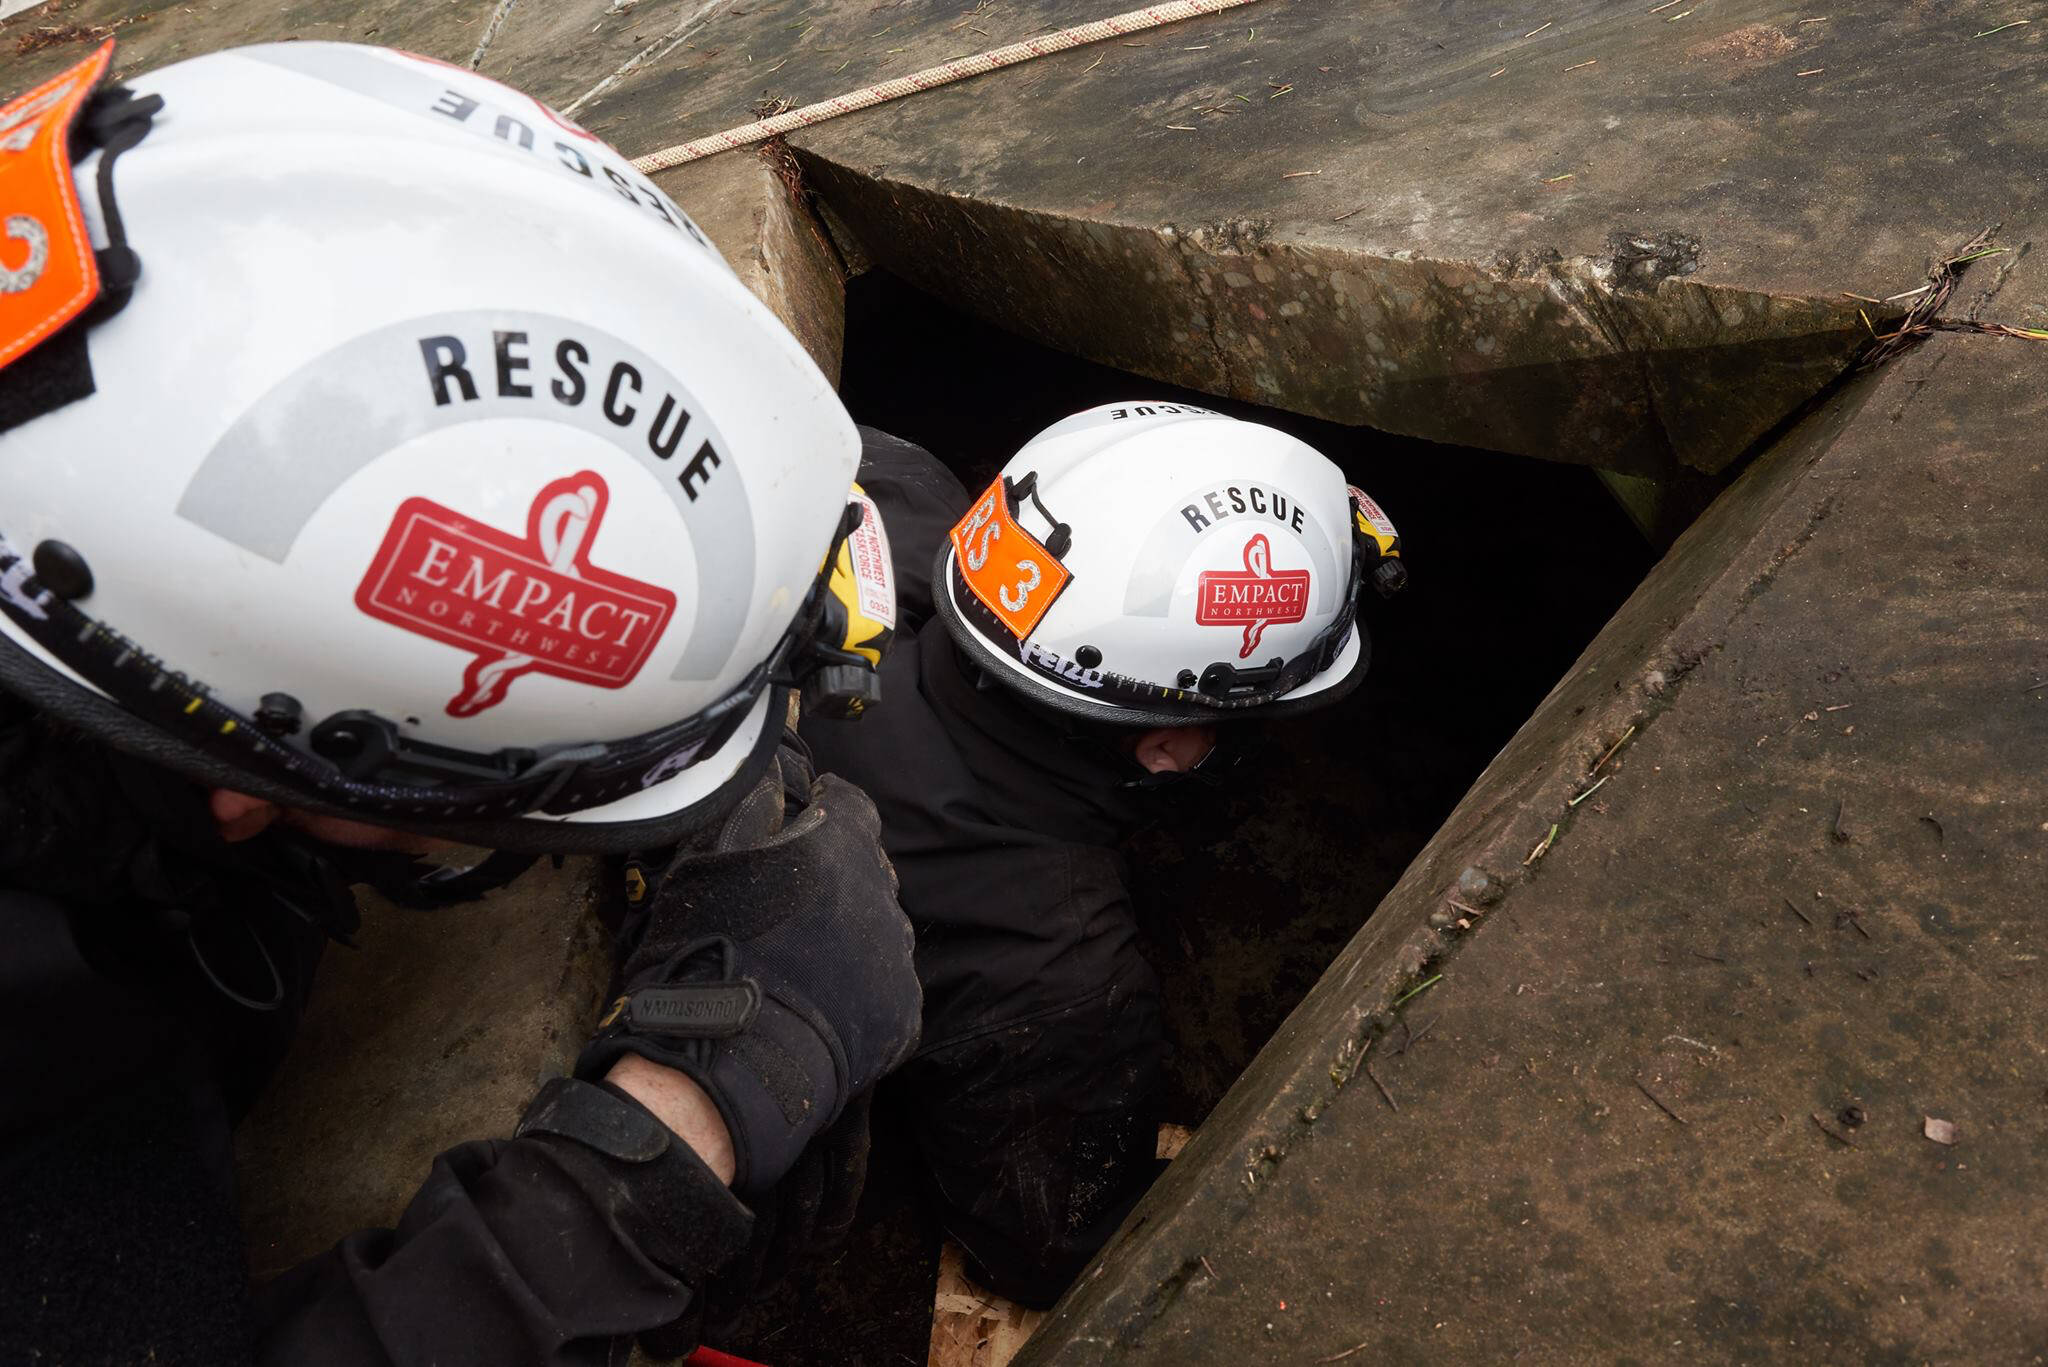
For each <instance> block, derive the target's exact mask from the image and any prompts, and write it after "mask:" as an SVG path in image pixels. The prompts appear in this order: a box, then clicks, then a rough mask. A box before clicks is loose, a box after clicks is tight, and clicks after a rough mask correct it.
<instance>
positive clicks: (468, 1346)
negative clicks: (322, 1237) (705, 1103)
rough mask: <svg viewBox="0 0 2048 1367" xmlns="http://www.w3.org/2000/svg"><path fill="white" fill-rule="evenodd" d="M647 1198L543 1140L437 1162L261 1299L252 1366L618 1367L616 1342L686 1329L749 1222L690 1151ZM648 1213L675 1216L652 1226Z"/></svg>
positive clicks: (573, 1149) (568, 1149) (615, 1172)
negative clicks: (399, 1212) (403, 1202)
mask: <svg viewBox="0 0 2048 1367" xmlns="http://www.w3.org/2000/svg"><path fill="white" fill-rule="evenodd" d="M676 1150H677V1152H678V1153H679V1154H680V1155H682V1156H683V1157H684V1164H685V1165H684V1166H683V1167H681V1168H679V1169H676V1170H674V1171H671V1172H670V1173H669V1174H668V1175H667V1178H666V1181H667V1186H668V1188H669V1189H668V1190H667V1191H665V1192H663V1193H662V1195H661V1199H659V1200H655V1201H650V1200H648V1199H647V1194H646V1193H645V1192H644V1191H642V1190H636V1187H637V1186H639V1185H642V1183H643V1176H644V1175H642V1174H637V1173H634V1172H632V1171H631V1170H630V1165H627V1164H623V1163H620V1162H618V1161H617V1160H614V1159H610V1158H606V1157H604V1156H602V1155H600V1154H597V1153H594V1152H592V1151H590V1150H588V1149H586V1148H584V1147H583V1146H581V1145H578V1144H575V1143H573V1142H570V1141H566V1140H561V1139H558V1138H555V1137H552V1136H535V1137H529V1138H525V1139H514V1140H506V1141H495V1142H484V1143H473V1144H464V1145H461V1146H459V1147H457V1148H453V1149H450V1150H449V1151H448V1152H446V1153H444V1154H442V1155H441V1156H440V1157H439V1158H437V1159H435V1160H434V1166H433V1170H432V1172H431V1173H430V1174H429V1175H428V1177H427V1180H426V1182H425V1184H424V1185H423V1186H421V1188H420V1191H419V1194H418V1195H417V1196H415V1197H414V1198H413V1201H412V1204H411V1205H410V1206H408V1207H407V1208H406V1211H405V1214H404V1216H403V1217H402V1218H401V1219H400V1220H399V1222H398V1227H397V1228H396V1229H392V1230H363V1231H359V1232H357V1233H355V1234H352V1235H350V1236H349V1237H348V1238H346V1239H344V1240H342V1241H341V1242H340V1243H339V1244H337V1245H335V1247H333V1248H332V1249H330V1250H328V1251H327V1252H326V1253H324V1254H321V1255H320V1256H319V1257H317V1258H314V1259H312V1260H311V1261H309V1262H306V1263H304V1264H302V1265H301V1266H299V1267H297V1268H295V1269H293V1270H292V1271H290V1272H288V1273H286V1274H284V1275H283V1276H282V1277H280V1278H278V1279H277V1280H276V1281H274V1282H273V1283H271V1284H270V1285H269V1286H268V1287H267V1288H265V1289H264V1290H263V1291H262V1292H261V1293H260V1294H259V1296H258V1302H257V1333H258V1340H259V1344H260V1351H259V1361H261V1362H264V1363H276V1364H280V1367H282V1365H283V1364H291V1365H292V1367H328V1365H330V1364H331V1365H332V1367H371V1365H372V1364H375V1365H376V1367H383V1364H387V1363H389V1364H392V1367H409V1364H413V1363H436V1364H448V1365H449V1367H453V1365H454V1364H468V1363H475V1364H478V1367H484V1365H485V1364H490V1365H492V1367H496V1365H498V1364H520V1365H521V1367H524V1365H525V1364H532V1365H533V1367H543V1365H545V1367H556V1365H557V1364H560V1365H561V1367H570V1364H579V1365H580V1364H586V1363H589V1364H605V1363H611V1362H614V1361H620V1360H622V1354H620V1355H617V1356H615V1351H616V1350H615V1347H614V1345H615V1344H616V1343H618V1342H620V1341H621V1340H623V1339H624V1338H626V1337H627V1336H631V1335H634V1334H639V1333H644V1332H648V1331H651V1330H655V1329H659V1328H664V1327H666V1326H669V1325H672V1324H675V1323H676V1322H677V1321H680V1320H687V1319H688V1318H689V1317H690V1315H691V1313H692V1311H693V1309H694V1300H695V1297H694V1294H693V1288H694V1287H696V1286H700V1285H702V1284H703V1283H704V1282H705V1281H707V1280H708V1279H709V1278H710V1277H711V1276H712V1275H713V1274H714V1273H715V1272H716V1271H717V1269H718V1268H719V1267H720V1266H722V1265H723V1264H724V1262H725V1261H726V1260H727V1259H728V1258H730V1257H731V1256H732V1255H733V1254H734V1253H736V1252H738V1251H739V1250H740V1249H742V1248H744V1247H745V1245H746V1243H747V1236H748V1232H749V1228H750V1226H751V1223H752V1217H751V1216H750V1215H749V1214H748V1213H747V1210H746V1208H745V1207H744V1206H742V1205H741V1204H740V1203H739V1201H738V1200H737V1199H736V1198H735V1197H733V1196H732V1194H731V1193H730V1192H728V1191H727V1190H726V1188H725V1185H724V1184H723V1183H722V1182H720V1181H719V1180H718V1178H717V1177H716V1176H715V1175H714V1174H713V1173H712V1172H711V1171H710V1169H708V1168H706V1167H704V1166H703V1165H702V1164H701V1163H698V1162H697V1161H696V1160H695V1158H694V1156H691V1155H688V1153H687V1150H683V1149H682V1147H681V1146H680V1145H677V1146H676ZM649 1207H653V1208H655V1209H661V1208H664V1207H666V1211H665V1212H664V1213H667V1214H670V1215H671V1216H673V1215H674V1214H677V1213H680V1214H681V1215H682V1216H683V1218H682V1219H680V1220H676V1221H674V1224H675V1225H676V1226H677V1227H673V1228H669V1229H666V1230H662V1229H657V1228H655V1227H654V1224H653V1221H652V1218H651V1217H650V1215H649V1214H648V1209H649Z"/></svg>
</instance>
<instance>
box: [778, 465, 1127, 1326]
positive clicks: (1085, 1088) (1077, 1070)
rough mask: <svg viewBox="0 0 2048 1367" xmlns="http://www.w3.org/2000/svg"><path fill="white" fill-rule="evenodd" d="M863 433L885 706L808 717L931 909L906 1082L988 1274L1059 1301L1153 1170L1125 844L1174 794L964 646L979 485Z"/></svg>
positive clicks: (937, 1176) (954, 1210)
mask: <svg viewBox="0 0 2048 1367" xmlns="http://www.w3.org/2000/svg"><path fill="white" fill-rule="evenodd" d="M861 435H862V438H863V441H864V450H863V453H862V463H861V474H860V479H861V483H862V486H863V488H864V489H866V491H867V492H868V493H869V494H870V495H871V496H872V497H873V498H874V499H875V501H876V504H877V506H878V507H879V509H880V511H881V514H882V520H883V523H884V525H885V527H886V528H887V530H888V533H889V542H890V559H891V561H892V562H893V564H894V567H895V569H896V573H897V598H898V612H899V620H898V623H897V637H896V642H895V644H894V646H893V647H892V649H891V651H890V653H889V654H888V655H887V656H886V657H885V658H884V660H883V662H882V672H881V688H882V696H881V701H880V702H879V704H878V705H877V706H875V707H873V708H870V709H869V710H868V713H867V715H866V716H864V717H862V718H861V719H860V720H859V721H858V722H835V721H825V720H818V721H808V720H807V721H806V722H805V723H804V725H803V728H802V729H803V735H804V739H805V740H806V741H807V742H808V743H809V744H810V746H811V749H812V753H813V754H814V755H815V756H816V758H817V761H818V766H819V768H821V769H826V770H831V771H833V772H835V773H838V774H840V775H841V776H842V777H844V778H847V779H849V780H851V781H852V782H854V783H856V784H858V785H860V786H861V787H862V788H864V789H866V790H867V792H868V795H869V796H870V797H872V798H873V799H874V801H875V806H876V808H877V809H878V810H879V811H880V812H881V816H882V841H883V845H884V847H885V848H886V849H887V850H888V853H889V857H890V859H891V860H892V861H893V862H894V863H895V865H896V872H897V876H898V878H899V879H900V881H901V885H902V886H901V891H900V900H901V902H902V904H903V909H904V911H905V912H906V913H908V914H909V916H910V919H911V922H912V924H913V925H915V927H916V929H917V969H918V978H919V980H920V981H921V983H922V984H923V987H924V998H925V1016H924V1035H923V1042H922V1044H921V1045H920V1046H919V1050H918V1053H917V1055H916V1057H915V1058H914V1059H913V1060H912V1061H911V1063H910V1064H909V1065H908V1066H907V1067H906V1068H904V1069H903V1071H902V1072H901V1073H900V1074H898V1075H897V1077H896V1078H895V1079H893V1080H892V1081H891V1083H890V1084H889V1085H888V1086H887V1087H885V1089H884V1093H883V1094H884V1096H885V1097H886V1096H888V1095H890V1092H891V1090H892V1089H893V1091H894V1094H895V1096H896V1099H897V1102H898V1104H900V1105H903V1106H905V1107H907V1108H908V1110H909V1111H910V1113H911V1114H910V1122H911V1126H912V1131H913V1133H914V1134H915V1136H916V1138H917V1142H918V1143H919V1145H920V1148H921V1151H922V1157H923V1159H924V1161H925V1168H926V1171H927V1172H929V1174H930V1175H931V1179H932V1181H933V1183H934V1185H935V1186H936V1188H937V1195H938V1198H939V1201H940V1204H941V1207H942V1210H943V1213H944V1216H945V1219H946V1224H947V1227H948V1229H949V1230H950V1231H951V1232H952V1233H953V1235H954V1236H955V1237H956V1238H958V1239H959V1240H960V1241H961V1242H962V1244H964V1245H965V1246H966V1248H967V1250H968V1252H969V1254H970V1255H971V1256H972V1257H973V1258H974V1259H975V1261H976V1263H977V1271H978V1273H979V1274H980V1276H981V1277H982V1279H983V1280H984V1281H985V1282H987V1283H989V1284H991V1285H992V1286H993V1288H994V1289H996V1290H998V1291H1001V1292H1002V1293H1004V1294H1005V1295H1008V1296H1010V1297H1012V1298H1013V1299H1016V1300H1020V1301H1023V1302H1025V1303H1027V1304H1045V1303H1049V1302H1050V1301H1051V1300H1052V1299H1053V1298H1054V1297H1056V1296H1057V1295H1058V1293H1059V1292H1060V1290H1062V1289H1063V1288H1064V1287H1065V1285H1066V1284H1067V1282H1068V1280H1070V1279H1071V1277H1072V1276H1073V1275H1074V1273H1075V1272H1076V1271H1078V1270H1079V1268H1080V1266H1081V1265H1082V1263H1084V1262H1085V1261H1086V1259H1087V1258H1088V1256H1089V1255H1090V1254H1092V1253H1093V1251H1094V1249H1095V1248H1096V1247H1097V1246H1099V1244H1100V1243H1101V1242H1102V1241H1103V1240H1104V1239H1106V1238H1107V1237H1108V1235H1109V1234H1110V1233H1111V1232H1113V1230H1114V1229H1115V1226H1116V1223H1117V1222H1118V1221H1119V1220H1120V1219H1121V1218H1122V1214H1123V1211H1124V1210H1125V1209H1126V1208H1127V1207H1128V1205H1129V1204H1130V1202H1131V1200H1133V1199H1135V1196H1136V1195H1137V1193H1138V1192H1139V1191H1141V1190H1142V1188H1143V1186H1144V1184H1145V1183H1146V1182H1147V1181H1149V1179H1150V1177H1151V1175H1152V1171H1153V1168H1152V1147H1153V1135H1154V1129H1155V1125H1156V1116H1155V1113H1154V1112H1155V1107H1156V1096H1157V1093H1158V1091H1159V1088H1160V1085H1161V1080H1162V1064H1163V1056H1164V1051H1165V1042H1164V1026H1163V1023H1162V1019H1161V1016H1160V1011H1159V1003H1158V989H1157V985H1156V982H1155V980H1154V977H1153V974H1152V970H1151V968H1150V967H1149V966H1148V965H1147V964H1146V963H1145V960H1144V958H1143V956H1142V955H1141V954H1140V952H1139V945H1138V930H1137V925H1136V923H1135V921H1134V920H1133V917H1132V912H1131V904H1130V897H1129V894H1128V892H1127V890H1126V886H1125V869H1124V863H1123V860H1122V858H1121V857H1120V855H1119V854H1118V853H1117V850H1116V846H1117V845H1118V844H1119V843H1120V842H1121V841H1122V840H1123V838H1124V837H1125V836H1126V835H1128V834H1129V833H1130V832H1131V831H1132V830H1133V829H1134V828H1135V827H1136V826H1137V825H1139V824H1140V823H1141V822H1143V821H1144V820H1145V819H1146V818H1147V816H1148V815H1149V812H1150V810H1151V806H1152V795H1151V794H1148V793H1146V792H1143V791H1139V790H1136V789H1134V788H1132V787H1130V786H1128V785H1129V783H1130V781H1131V780H1133V779H1136V778H1138V777H1139V772H1140V771H1139V770H1138V768H1137V767H1136V765H1135V764H1134V763H1133V762H1132V760H1131V759H1130V758H1129V757H1128V756H1127V755H1125V754H1124V753H1123V751H1122V749H1121V748H1120V747H1119V746H1118V744H1117V741H1118V736H1117V733H1116V732H1115V731H1113V730H1110V729H1108V728H1105V727H1101V726H1097V725H1092V724H1088V723H1082V722H1077V721H1074V720H1073V719H1071V718H1068V717H1065V716H1062V715H1061V714H1059V713H1056V712H1054V711H1052V710H1051V709H1048V708H1040V707H1034V706H1032V705H1031V704H1030V703H1028V702H1027V701H1025V700H1024V699H1023V698H1021V697H1019V696H1018V695H1017V694H1015V693H1013V692H1011V691H1010V690H1009V689H1007V688H1005V687H1003V686H1002V685H1000V684H997V683H994V682H992V681H984V680H983V679H982V677H981V675H980V672H979V671H978V670H977V669H975V668H974V667H973V666H972V665H971V664H970V663H969V662H968V661H967V660H966V658H965V657H963V656H962V654H961V653H960V652H959V650H957V649H956V648H955V646H954V644H953V641H952V639H951V638H950V637H949V636H948V635H947V634H946V630H945V627H944V625H943V624H942V623H941V622H939V621H938V620H936V619H935V618H934V617H933V608H932V586H931V582H930V577H931V567H932V562H933V559H934V557H935V555H936V554H937V552H938V549H939V547H940V546H941V545H942V544H943V543H944V541H945V538H946V533H947V531H948V530H949V529H950V528H951V527H952V526H953V524H954V523H955V522H956V521H957V520H958V519H959V518H960V516H961V514H962V513H964V512H965V511H966V509H967V507H968V504H969V502H970V499H969V497H968V494H967V491H966V490H965V489H963V488H962V487H961V485H960V483H959V481H958V480H956V479H955V478H954V477H953V475H952V474H951V473H950V472H949V471H947V470H946V469H945V468H944V467H943V466H941V465H940V464H939V463H938V462H937V461H936V460H934V459H933V458H932V457H931V456H930V455H929V454H927V453H926V452H925V451H923V450H921V449H920V448H918V447H916V446H913V445H911V444H910V443H908V442H904V441H900V440H898V439H896V438H894V437H891V436H888V435H887V434H885V433H881V432H877V431H874V430H872V429H866V428H863V429H862V433H861Z"/></svg>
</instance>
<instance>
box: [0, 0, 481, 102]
mask: <svg viewBox="0 0 2048 1367" xmlns="http://www.w3.org/2000/svg"><path fill="white" fill-rule="evenodd" d="M497 7H498V0H424V3H423V2H422V0H284V3H278V2H277V0H177V2H176V3H167V0H49V3H47V4H44V5H42V6H40V7H39V8H34V9H30V10H27V11H25V12H23V13H20V14H16V15H14V16H13V17H11V18H9V19H6V20H5V21H0V53H5V54H7V55H6V59H5V65H4V66H0V85H4V86H5V87H6V88H7V89H8V90H10V91H13V90H26V89H28V88H29V87H30V86H33V85H35V84H36V83H37V82H38V81H41V80H43V79H45V78H46V77H49V76H52V75H55V74H56V73H57V72H59V71H62V70H63V69H64V68H65V67H67V66H70V65H72V64H73V63H75V62H78V61H80V60H82V59H83V58H84V57H85V56H86V54H87V53H89V52H90V51H91V50H92V47H93V45H95V44H97V43H99V42H101V41H102V40H104V39H106V38H108V37H112V38H113V39H114V40H115V41H116V43H117V44H118V47H117V48H116V50H115V57H114V73H115V75H116V76H117V77H118V76H132V75H134V74H135V73H136V72H138V71H147V70H151V69H153V68H155V67H160V66H166V65H168V64H170V63H172V62H176V61H182V60H183V59H185V58H187V57H196V56H198V55H199V54H200V53H202V52H213V51H217V50H218V49H220V48H224V47H237V46H240V45H242V44H244V43H272V42H280V41H283V40H286V39H298V40H302V41H308V40H314V39H319V40H322V41H326V42H347V43H379V44H382V45H384V46H386V47H400V48H405V49H407V50H408V51H412V52H418V53H421V54H423V55H425V56H428V57H435V58H439V59H440V60H442V61H444V62H454V63H457V64H458V65H466V64H467V63H468V61H469V57H470V54H471V52H473V51H474V50H475V48H476V45H477V43H478V42H479V41H480V40H481V39H482V37H483V34H484V31H485V30H486V29H487V28H488V27H489V24H490V19H491V16H492V15H493V13H495V12H496V10H497Z"/></svg>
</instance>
